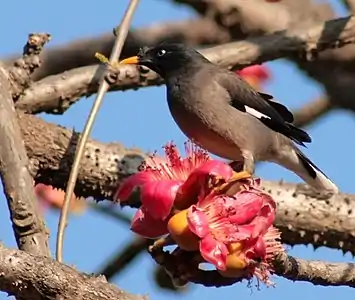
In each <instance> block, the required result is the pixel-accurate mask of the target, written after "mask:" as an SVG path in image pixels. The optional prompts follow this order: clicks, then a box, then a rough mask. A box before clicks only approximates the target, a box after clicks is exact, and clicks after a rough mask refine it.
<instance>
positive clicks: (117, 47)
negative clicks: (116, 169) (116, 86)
mask: <svg viewBox="0 0 355 300" xmlns="http://www.w3.org/2000/svg"><path fill="white" fill-rule="evenodd" d="M138 3H139V0H131V2H130V4H129V6H128V8H127V10H126V12H125V15H124V17H123V19H122V22H121V24H120V26H119V27H118V28H117V38H116V41H115V44H114V45H113V49H112V53H111V56H110V59H109V62H110V63H111V64H113V63H114V62H116V61H117V60H118V58H119V56H120V53H121V51H122V47H123V44H124V42H125V39H126V37H127V34H128V30H129V26H130V23H131V20H132V18H133V14H134V11H135V9H136V7H137V5H138ZM108 88H109V84H108V83H107V82H106V80H105V79H104V78H103V79H102V81H101V84H100V87H99V89H98V91H97V96H96V99H95V102H94V105H93V107H92V109H91V112H90V114H89V117H88V120H87V122H86V124H85V127H84V130H83V133H82V135H81V138H80V140H79V143H78V148H77V150H76V152H75V156H74V162H73V166H72V169H71V172H70V175H69V181H68V185H67V189H66V191H65V198H64V204H63V208H62V210H61V214H60V220H59V224H58V235H57V244H56V258H57V260H58V261H59V262H61V261H62V259H63V253H62V252H63V238H64V231H65V227H66V225H67V224H66V223H67V215H68V209H69V204H70V199H71V197H72V195H73V193H74V188H75V183H76V180H77V177H78V173H79V167H80V161H81V158H82V157H83V155H84V151H85V145H86V142H87V139H88V137H89V135H90V132H91V128H92V126H93V124H94V121H95V118H96V114H97V112H98V111H99V108H100V105H101V102H102V100H103V98H104V95H105V93H106V92H107V90H108Z"/></svg>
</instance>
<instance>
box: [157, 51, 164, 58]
mask: <svg viewBox="0 0 355 300" xmlns="http://www.w3.org/2000/svg"><path fill="white" fill-rule="evenodd" d="M165 53H166V51H165V50H164V49H161V50H159V51H158V52H157V55H158V56H159V57H162V56H163V55H164V54H165Z"/></svg>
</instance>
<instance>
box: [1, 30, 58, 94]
mask: <svg viewBox="0 0 355 300" xmlns="http://www.w3.org/2000/svg"><path fill="white" fill-rule="evenodd" d="M50 39H51V35H50V34H48V33H31V34H29V36H28V40H27V43H26V45H25V46H24V47H23V54H22V57H21V58H18V59H16V60H15V61H14V63H13V65H12V66H11V67H10V68H9V69H8V72H9V75H10V79H11V80H10V82H11V90H12V97H13V99H14V100H15V101H16V100H17V99H18V98H19V97H20V95H21V93H22V92H23V90H24V89H25V88H27V87H28V86H29V84H30V82H31V77H30V76H31V75H32V73H33V71H34V70H36V69H37V68H38V67H39V66H40V64H41V60H40V57H39V54H40V53H41V51H42V50H43V46H44V45H45V44H46V43H48V42H49V41H50Z"/></svg>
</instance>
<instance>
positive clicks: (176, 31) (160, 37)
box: [5, 18, 230, 81]
mask: <svg viewBox="0 0 355 300" xmlns="http://www.w3.org/2000/svg"><path fill="white" fill-rule="evenodd" d="M191 28H193V30H191ZM114 38H115V37H114V35H113V34H112V32H110V33H106V34H102V35H100V36H97V37H90V38H85V39H80V40H76V41H73V42H71V43H69V44H65V45H61V46H56V47H52V48H49V49H46V50H45V51H43V53H42V55H41V60H42V61H43V63H42V66H41V68H40V69H38V70H36V72H35V73H34V76H33V79H34V80H36V81H37V80H40V79H43V78H45V77H47V76H51V75H55V74H59V73H62V72H64V71H67V70H70V69H73V68H79V67H83V66H87V65H91V64H97V59H96V58H95V53H96V52H99V53H102V54H104V55H106V56H109V55H110V51H111V49H112V46H113V43H114ZM229 39H230V38H229V34H228V33H227V32H226V31H225V30H223V29H221V28H220V27H219V26H218V25H216V23H215V22H213V21H211V20H209V19H207V18H200V19H195V20H194V19H192V20H186V21H179V22H171V23H157V24H153V25H151V26H149V27H142V28H138V29H134V30H131V31H130V33H129V34H128V37H127V40H126V43H125V46H124V48H123V50H122V55H121V57H122V58H125V57H128V56H130V55H133V54H134V53H136V52H137V51H138V49H139V48H140V47H142V46H146V45H155V44H157V43H159V42H162V41H166V40H169V41H174V42H181V43H185V44H188V45H211V44H219V43H222V42H227V41H229ZM13 60H14V58H13V57H10V58H7V59H5V63H6V64H12V63H13Z"/></svg>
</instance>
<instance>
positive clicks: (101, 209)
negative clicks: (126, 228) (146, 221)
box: [88, 202, 131, 225]
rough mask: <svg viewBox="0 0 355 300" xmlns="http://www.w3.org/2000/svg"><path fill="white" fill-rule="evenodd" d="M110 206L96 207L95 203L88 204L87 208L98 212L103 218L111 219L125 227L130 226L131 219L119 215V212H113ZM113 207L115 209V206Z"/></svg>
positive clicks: (121, 214)
mask: <svg viewBox="0 0 355 300" xmlns="http://www.w3.org/2000/svg"><path fill="white" fill-rule="evenodd" d="M111 205H115V204H113V203H111ZM111 205H110V206H103V205H98V204H97V203H92V202H88V206H89V207H91V208H92V209H93V210H95V211H97V212H100V213H102V214H104V215H105V216H108V217H111V218H113V219H114V220H116V221H120V222H122V223H124V224H126V225H130V223H131V219H130V218H129V217H128V216H126V215H124V214H123V213H121V212H120V211H116V210H114V209H113V208H112V207H111ZM115 207H117V206H115Z"/></svg>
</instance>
